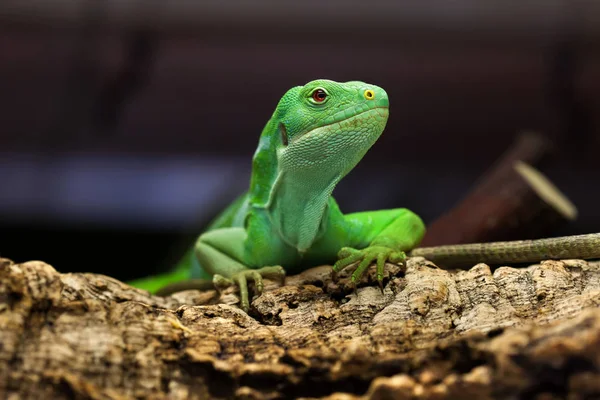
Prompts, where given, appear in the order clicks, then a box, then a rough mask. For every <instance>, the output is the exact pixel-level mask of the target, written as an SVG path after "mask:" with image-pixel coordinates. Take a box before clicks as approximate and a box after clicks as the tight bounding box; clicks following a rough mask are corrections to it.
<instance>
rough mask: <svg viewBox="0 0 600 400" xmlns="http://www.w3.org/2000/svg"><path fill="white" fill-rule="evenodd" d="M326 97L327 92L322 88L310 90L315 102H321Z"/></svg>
mask: <svg viewBox="0 0 600 400" xmlns="http://www.w3.org/2000/svg"><path fill="white" fill-rule="evenodd" d="M326 98H327V92H326V91H324V90H323V89H320V88H319V89H315V90H314V91H313V92H312V99H313V101H314V102H315V103H322V102H324V101H325V99H326Z"/></svg>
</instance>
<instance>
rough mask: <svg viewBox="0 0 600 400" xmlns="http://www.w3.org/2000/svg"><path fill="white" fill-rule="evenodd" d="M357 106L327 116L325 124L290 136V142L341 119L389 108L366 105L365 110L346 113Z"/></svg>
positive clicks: (344, 119)
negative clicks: (292, 136)
mask: <svg viewBox="0 0 600 400" xmlns="http://www.w3.org/2000/svg"><path fill="white" fill-rule="evenodd" d="M357 108H358V107H357V106H354V107H350V108H347V109H345V110H342V111H340V112H338V113H336V114H334V115H332V116H331V117H330V118H328V120H327V121H328V122H326V123H325V124H323V125H320V126H318V127H316V128H313V129H311V130H310V131H306V132H305V133H303V134H301V135H297V136H295V137H294V138H292V139H291V140H290V143H294V142H295V141H296V140H298V139H300V138H302V137H305V136H307V135H310V134H311V133H312V132H315V131H318V130H321V129H323V128H326V127H328V126H331V125H335V124H339V123H340V122H343V121H346V120H349V119H352V118H356V117H359V116H361V115H364V114H367V113H371V112H379V111H381V110H386V111H387V110H389V107H384V106H377V107H368V108H367V109H366V110H362V111H359V112H357V113H354V114H351V115H348V114H347V113H348V111H349V110H352V111H356V109H357Z"/></svg>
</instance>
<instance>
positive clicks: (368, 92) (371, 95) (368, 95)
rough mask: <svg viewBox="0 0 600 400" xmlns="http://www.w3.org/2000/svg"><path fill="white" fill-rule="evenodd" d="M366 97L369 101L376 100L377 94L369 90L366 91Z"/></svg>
mask: <svg viewBox="0 0 600 400" xmlns="http://www.w3.org/2000/svg"><path fill="white" fill-rule="evenodd" d="M364 96H365V99H367V100H373V99H374V98H375V92H374V91H372V90H371V89H367V90H365V93H364Z"/></svg>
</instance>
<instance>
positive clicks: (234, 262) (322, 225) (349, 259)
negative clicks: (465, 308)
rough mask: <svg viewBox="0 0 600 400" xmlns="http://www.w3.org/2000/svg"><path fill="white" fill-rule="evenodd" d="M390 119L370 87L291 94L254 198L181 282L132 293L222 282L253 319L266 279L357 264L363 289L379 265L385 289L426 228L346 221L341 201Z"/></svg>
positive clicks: (189, 265) (221, 220)
mask: <svg viewBox="0 0 600 400" xmlns="http://www.w3.org/2000/svg"><path fill="white" fill-rule="evenodd" d="M321 91H322V92H321ZM320 93H324V97H322V100H321V97H319V96H320ZM388 115H389V100H388V95H387V93H386V92H385V90H383V89H382V88H380V87H377V86H375V85H371V84H368V83H364V82H359V81H352V82H345V83H339V82H334V81H331V80H324V79H320V80H315V81H312V82H309V83H307V84H306V85H304V86H297V87H294V88H292V89H290V90H288V91H287V93H286V94H285V95H284V96H283V97H282V98H281V100H280V101H279V104H278V105H277V108H276V109H275V112H274V113H273V115H272V116H271V119H270V120H269V121H268V122H267V124H266V126H265V128H264V129H263V132H262V134H261V136H260V140H259V143H258V148H257V149H256V152H255V154H254V159H253V163H252V175H251V180H250V188H249V190H248V192H247V193H245V194H244V195H242V196H240V197H239V198H238V199H237V200H236V201H235V202H234V203H233V204H231V205H230V206H229V207H228V208H227V209H226V210H225V211H223V213H222V214H221V215H220V216H218V217H217V219H216V220H215V221H214V222H213V223H212V224H211V225H210V226H209V227H208V229H207V230H206V231H205V232H204V233H203V234H201V235H200V236H199V237H198V240H197V241H196V244H195V246H194V248H193V249H192V250H191V251H190V252H189V253H188V254H187V255H186V257H184V259H183V260H182V262H181V263H180V264H179V265H178V266H177V267H176V268H175V269H174V271H173V272H171V273H168V274H163V275H160V276H156V277H150V278H145V279H141V280H138V281H134V282H131V284H132V285H133V286H137V287H139V288H142V289H146V290H149V291H150V292H154V293H161V294H166V293H168V292H172V291H175V290H179V289H184V288H186V287H194V288H197V287H198V282H197V281H196V280H195V278H200V279H203V278H204V279H206V278H211V277H212V281H213V284H214V285H215V286H217V287H219V288H220V287H223V286H227V285H237V286H238V287H239V290H240V303H241V308H242V309H244V310H245V311H247V310H248V307H249V296H248V284H247V282H248V280H252V281H254V283H255V285H256V289H257V292H259V293H260V292H261V291H262V288H263V284H262V279H263V278H264V277H270V278H280V279H282V278H284V277H285V275H286V273H297V272H300V271H302V270H304V269H307V268H310V267H313V266H317V265H323V264H331V263H334V266H333V270H334V271H336V272H337V271H340V270H341V269H342V268H344V267H346V266H349V265H351V264H357V267H356V269H355V270H354V272H353V274H352V278H351V279H352V282H354V283H356V282H358V281H359V280H360V279H361V277H362V276H363V274H364V272H365V270H366V269H367V268H368V267H369V265H370V264H371V263H373V262H375V263H376V264H377V279H378V280H379V282H380V285H381V282H382V280H383V274H384V264H385V262H388V261H389V262H393V263H398V262H403V261H404V259H405V252H406V251H409V250H410V249H412V248H414V247H415V246H417V245H418V243H419V242H420V241H421V239H422V238H423V235H424V233H425V226H424V224H423V222H422V220H421V218H419V217H418V216H417V215H416V214H414V213H413V212H411V211H409V210H407V209H405V208H398V209H390V210H378V211H367V212H359V213H353V214H347V215H344V214H343V213H342V212H341V211H340V208H339V207H338V205H337V203H336V201H335V199H334V198H333V197H332V195H331V194H332V192H333V190H334V188H335V187H336V185H337V184H338V183H339V182H340V180H341V179H342V178H343V177H344V176H346V174H348V173H349V172H350V171H351V170H352V169H353V168H354V167H355V166H356V164H357V163H358V162H359V161H360V160H361V159H362V157H363V156H364V155H365V153H366V152H367V151H368V150H369V148H371V146H372V145H373V144H374V143H375V142H376V141H377V139H378V138H379V136H380V135H381V133H382V132H383V129H384V128H385V125H386V123H387V120H388ZM165 285H168V289H167V290H160V289H161V288H162V287H163V286H165ZM204 286H206V285H204Z"/></svg>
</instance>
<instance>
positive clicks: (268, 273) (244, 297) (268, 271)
mask: <svg viewBox="0 0 600 400" xmlns="http://www.w3.org/2000/svg"><path fill="white" fill-rule="evenodd" d="M263 278H267V279H279V280H281V281H283V280H284V279H285V270H284V269H283V267H281V266H279V265H276V266H272V267H263V268H259V269H245V270H243V271H240V272H236V273H234V274H233V275H231V277H229V278H228V277H225V276H223V275H219V274H215V275H213V284H214V286H215V288H217V290H219V291H221V290H223V289H225V288H227V287H229V286H232V285H237V287H238V288H239V289H240V307H241V308H242V310H244V312H248V309H249V308H250V300H249V296H248V279H251V280H253V281H254V285H255V286H256V293H257V294H258V295H260V294H262V292H263V289H264V284H263Z"/></svg>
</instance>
